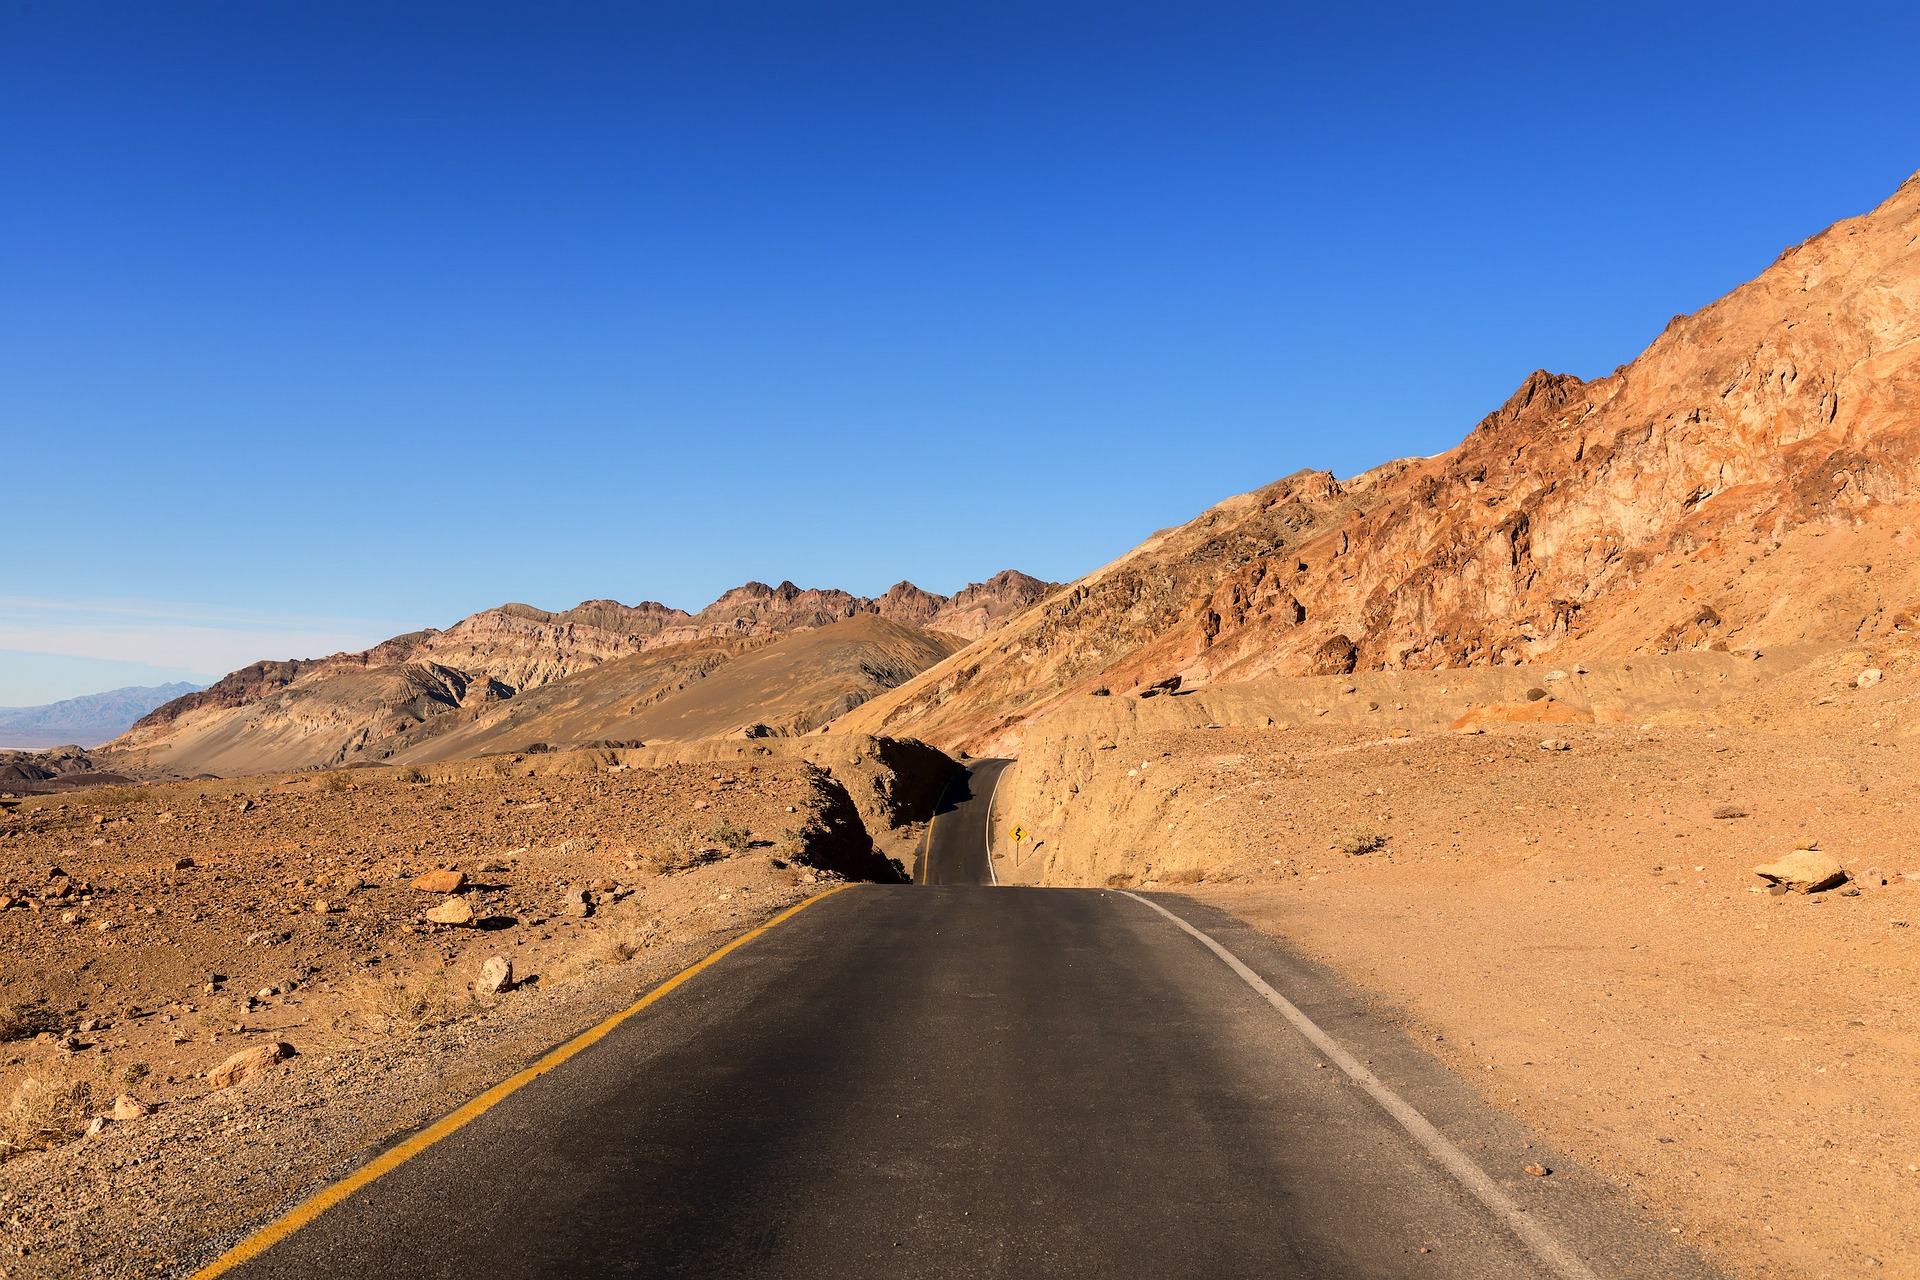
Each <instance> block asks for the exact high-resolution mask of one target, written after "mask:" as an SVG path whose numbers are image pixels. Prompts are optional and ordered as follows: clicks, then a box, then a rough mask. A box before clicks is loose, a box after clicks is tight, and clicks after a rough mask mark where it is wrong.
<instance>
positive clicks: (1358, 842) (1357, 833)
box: [1333, 827, 1387, 855]
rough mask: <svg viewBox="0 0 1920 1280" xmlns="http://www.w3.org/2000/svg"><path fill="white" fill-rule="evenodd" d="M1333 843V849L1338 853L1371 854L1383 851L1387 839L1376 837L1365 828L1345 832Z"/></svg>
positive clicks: (1380, 836)
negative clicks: (1378, 850) (1377, 850)
mask: <svg viewBox="0 0 1920 1280" xmlns="http://www.w3.org/2000/svg"><path fill="white" fill-rule="evenodd" d="M1333 843H1334V847H1335V848H1337V849H1338V850H1340V852H1342V853H1351V854H1356V855H1357V854H1362V853H1372V852H1373V851H1374V850H1376V849H1384V848H1385V847H1386V844H1387V838H1386V837H1385V836H1382V835H1376V834H1374V833H1373V832H1371V831H1368V830H1367V829H1366V828H1365V827H1355V828H1354V829H1353V830H1352V831H1349V832H1347V833H1346V834H1345V835H1343V836H1341V837H1340V838H1339V839H1338V840H1335V841H1334V842H1333Z"/></svg>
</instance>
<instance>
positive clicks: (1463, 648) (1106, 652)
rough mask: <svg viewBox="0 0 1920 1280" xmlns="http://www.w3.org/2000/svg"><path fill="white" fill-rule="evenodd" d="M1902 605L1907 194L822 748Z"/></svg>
mask: <svg viewBox="0 0 1920 1280" xmlns="http://www.w3.org/2000/svg"><path fill="white" fill-rule="evenodd" d="M1917 609H1920V175H1916V177H1915V178H1914V179H1910V180H1909V181H1908V182H1906V183H1905V184H1904V185H1902V186H1901V188H1900V189H1899V190H1898V191H1897V192H1896V193H1895V194H1894V195H1893V196H1892V197H1891V198H1890V199H1889V200H1887V201H1886V203H1884V204H1883V205H1881V206H1880V207H1879V208H1878V209H1876V210H1874V211H1873V212H1872V213H1870V214H1867V215H1865V216H1863V217H1858V218H1853V219H1849V220H1848V221H1845V222H1841V223H1838V224H1836V225H1834V226H1832V227H1830V228H1828V229H1827V230H1825V231H1823V232H1821V233H1820V234H1818V235H1816V236H1814V237H1812V238H1811V239H1809V240H1808V241H1806V242H1805V243H1803V244H1799V245H1795V246H1793V247H1791V248H1789V249H1787V250H1786V252H1784V253H1783V254H1781V255H1780V257H1779V259H1778V260H1777V261H1776V262H1774V264H1773V265H1772V266H1770V267H1769V268H1767V269H1766V270H1765V271H1764V272H1762V273H1761V274H1760V276H1759V277H1758V278H1756V279H1755V280H1753V281H1752V282H1751V283H1748V284H1746V285H1743V286H1741V287H1740V288H1738V289H1736V290H1734V291H1733V292H1732V293H1730V294H1728V295H1727V296H1726V297H1724V298H1722V299H1720V300H1719V301H1717V302H1715V303H1713V304H1712V305H1710V306H1707V307H1705V308H1703V309H1701V310H1700V311H1698V312H1695V313H1694V314H1692V315H1683V316H1676V317H1675V318H1674V320H1673V321H1672V323H1670V324H1669V325H1668V326H1667V328H1666V330H1665V331H1664V332H1663V333H1662V334H1661V335H1660V336H1659V337H1658V338H1657V339H1655V341H1654V342H1653V344H1652V345H1651V346H1650V347H1648V348H1647V350H1646V351H1645V352H1644V353H1642V354H1641V355H1640V357H1639V358H1638V359H1636V360H1634V361H1633V362H1632V363H1631V364H1628V365H1624V366H1622V367H1621V368H1620V369H1618V370H1616V371H1615V372H1614V373H1612V374H1610V375H1609V376H1607V377H1604V378H1599V379H1596V380H1594V381H1592V382H1583V381H1582V380H1580V379H1579V378H1576V377H1572V376H1569V375H1566V374H1550V373H1546V372H1536V373H1534V374H1531V375H1530V376H1528V377H1527V378H1526V379H1525V381H1524V382H1523V383H1522V384H1521V386H1520V388H1519V389H1518V390H1517V391H1516V392H1514V394H1513V395H1512V397H1510V398H1509V399H1508V401H1507V402H1506V403H1505V404H1504V405H1502V406H1501V407H1500V408H1499V409H1497V410H1495V411H1494V412H1493V413H1491V414H1489V415H1488V416H1487V417H1486V418H1484V419H1483V420H1482V421H1481V422H1480V423H1479V424H1478V425H1476V426H1475V427H1474V429H1473V430H1472V432H1471V433H1470V434H1468V436H1467V437H1466V439H1465V440H1464V441H1463V442H1462V443H1461V444H1459V445H1458V446H1457V447H1455V448H1453V449H1451V450H1449V451H1448V452H1446V453H1444V454H1441V455H1439V456H1437V457H1433V458H1426V459H1413V460H1407V461H1401V462H1395V463H1390V464H1388V465H1386V466H1384V467H1381V468H1378V469H1376V470H1375V471H1372V472H1369V473H1367V474H1365V475H1362V476H1359V477H1356V478H1355V479H1352V480H1348V481H1345V482H1339V481H1336V480H1335V479H1334V478H1333V477H1332V476H1331V475H1329V474H1327V473H1325V472H1302V473H1300V474H1297V475H1294V476H1291V477H1288V478H1287V479H1285V480H1282V481H1279V482H1277V483H1276V484H1273V485H1270V486H1268V487H1267V488H1265V489H1262V490H1259V491H1258V492H1255V493H1251V494H1247V495H1244V496H1242V497H1239V498H1234V499H1231V500H1229V501H1227V502H1225V503H1222V504H1221V505H1220V506H1218V507H1215V508H1213V509H1212V510H1210V511H1208V512H1206V513H1204V514H1203V515H1201V516H1200V517H1199V518H1198V519H1196V520H1194V521H1193V522H1191V523H1189V524H1187V525H1184V526H1182V527H1180V528H1178V529H1175V530H1170V531H1167V532H1164V533H1161V534H1157V535H1155V537H1154V538H1152V539H1150V540H1148V541H1147V542H1146V543H1145V544H1143V545H1142V546H1140V547H1139V548H1136V549H1135V550H1134V551H1133V552H1131V553H1129V554H1128V555H1126V556H1124V557H1122V558H1121V559H1120V560H1118V561H1115V562H1114V563H1113V564H1111V565H1108V566H1106V567H1105V568H1103V569H1100V570H1098V571H1096V572H1094V573H1092V574H1089V575H1088V576H1087V577H1085V578H1083V579H1081V580H1080V581H1079V582H1077V583H1074V584H1072V585H1071V586H1069V587H1066V588H1063V589H1061V590H1060V591H1058V592H1056V593H1055V594H1054V595H1053V596H1052V597H1051V598H1049V599H1047V600H1045V601H1043V602H1042V603H1041V604H1040V605H1038V606H1036V607H1035V608H1034V609H1032V610H1031V611H1030V612H1029V613H1027V614H1026V615H1025V616H1024V617H1021V618H1018V619H1015V620H1014V621H1013V622H1011V623H1010V624H1008V625H1007V626H1005V627H1003V628H1001V629H999V630H997V631H995V632H994V633H993V634H992V635H990V636H988V637H987V638H986V639H984V640H982V641H979V642H977V643H975V644H973V645H971V646H969V647H968V648H966V649H964V650H962V651H961V652H960V653H958V654H956V655H954V656H953V657H952V658H950V659H948V660H947V661H945V662H943V663H941V664H939V665H938V666H936V667H934V668H932V669H930V670H928V671H927V672H925V673H923V674H922V675H920V676H918V677H916V678H915V679H914V680H912V681H909V682H908V683H906V684H905V685H902V686H901V687H899V688H897V689H895V690H893V691H891V692H889V693H887V694H884V695H881V696H880V697H878V698H876V699H874V700H872V701H871V702H869V703H867V704H865V705H863V706H862V707H860V708H858V709H857V710H855V711H854V712H852V713H851V714H850V715H849V716H847V717H846V718H845V720H844V721H842V722H841V724H842V725H844V727H846V728H848V729H857V730H862V731H866V732H887V733H894V734H917V735H920V736H924V737H926V738H928V739H929V740H930V741H934V742H936V743H940V744H943V745H969V746H972V747H975V748H977V749H982V750H984V749H987V748H989V747H991V748H994V749H999V750H1007V749H1010V748H1011V747H1012V746H1013V745H1014V744H1016V743H1017V741H1018V737H1019V730H1020V726H1021V725H1022V724H1023V723H1024V722H1025V721H1026V720H1027V719H1028V718H1030V717H1031V716H1032V715H1034V714H1036V713H1038V712H1040V711H1043V710H1045V709H1046V708H1048V707H1049V706H1052V705H1056V704H1057V703H1058V702H1059V701H1060V700H1061V699H1063V698H1066V697H1069V696H1072V695H1074V694H1077V693H1084V692H1088V691H1091V690H1093V689H1095V688H1099V687H1103V686H1105V687H1110V688H1111V690H1112V692H1113V693H1115V694H1122V693H1126V692H1128V691H1130V690H1133V689H1136V688H1138V687H1140V686H1142V685H1145V684H1149V683H1151V682H1155V681H1159V680H1162V679H1164V678H1167V677H1170V676H1174V675H1178V676H1180V677H1181V678H1182V679H1183V680H1184V681H1186V682H1187V683H1188V684H1189V685H1192V684H1195V683H1205V682H1209V681H1221V680H1237V679H1246V678H1250V677H1254V676H1258V675H1264V674H1278V675H1293V674H1314V673H1332V672H1341V671H1350V670H1354V669H1384V670H1393V669H1419V668H1437V667H1453V666H1462V665H1477V664H1511V663H1519V662H1524V661H1531V660H1536V659H1541V658H1544V657H1547V656H1549V655H1553V656H1556V657H1566V658H1573V657H1578V656H1581V655H1585V654H1594V655H1603V654H1629V653H1643V652H1670V651H1673V650H1675V649H1682V648H1689V647H1705V646H1713V647H1718V648H1732V649H1735V650H1738V649H1741V648H1752V647H1755V646H1763V645H1782V644H1793V643H1801V642H1827V643H1834V642H1843V641H1853V640H1856V639H1858V638H1860V637H1864V636H1870V635H1873V634H1875V633H1877V632H1883V631H1886V630H1889V629H1911V628H1912V627H1913V626H1914V625H1915V623H1914V615H1915V612H1916V610H1917Z"/></svg>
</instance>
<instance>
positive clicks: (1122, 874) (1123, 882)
mask: <svg viewBox="0 0 1920 1280" xmlns="http://www.w3.org/2000/svg"><path fill="white" fill-rule="evenodd" d="M1132 883H1133V872H1131V871H1116V872H1114V873H1113V874H1112V875H1110V876H1108V877H1107V888H1109V889H1124V888H1126V887H1127V886H1128V885H1130V884H1132Z"/></svg>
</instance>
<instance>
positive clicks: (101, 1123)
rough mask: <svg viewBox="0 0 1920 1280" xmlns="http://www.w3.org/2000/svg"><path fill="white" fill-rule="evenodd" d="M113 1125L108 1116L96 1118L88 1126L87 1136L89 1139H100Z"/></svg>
mask: <svg viewBox="0 0 1920 1280" xmlns="http://www.w3.org/2000/svg"><path fill="white" fill-rule="evenodd" d="M112 1123H113V1121H112V1120H110V1119H108V1118H107V1117H106V1116H95V1117H94V1118H93V1119H92V1120H91V1121H89V1122H88V1124H87V1136H88V1137H89V1138H97V1137H99V1136H100V1135H101V1134H103V1133H105V1132H106V1131H107V1126H108V1125H110V1124H112Z"/></svg>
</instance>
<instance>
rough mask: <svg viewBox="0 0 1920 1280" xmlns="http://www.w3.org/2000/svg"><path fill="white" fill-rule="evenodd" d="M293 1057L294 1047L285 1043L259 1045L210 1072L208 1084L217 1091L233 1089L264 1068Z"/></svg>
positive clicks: (234, 1056) (241, 1052)
mask: <svg viewBox="0 0 1920 1280" xmlns="http://www.w3.org/2000/svg"><path fill="white" fill-rule="evenodd" d="M292 1056H293V1046H292V1045H290V1044H287V1043H285V1042H284V1041H276V1042H274V1043H272V1044H257V1045H255V1046H253V1048H251V1049H242V1050H241V1051H240V1052H238V1053H236V1054H234V1055H233V1056H232V1057H231V1058H228V1059H227V1060H226V1061H225V1062H223V1063H221V1064H220V1065H219V1066H217V1067H215V1068H214V1069H213V1070H212V1071H210V1072H208V1073H207V1083H208V1084H209V1085H211V1086H212V1087H213V1088H215V1089H231V1088H232V1087H233V1086H234V1085H236V1084H239V1083H240V1082H241V1081H242V1080H245V1079H247V1078H248V1077H250V1076H252V1075H254V1074H255V1073H256V1072H258V1071H259V1070H260V1069H261V1068H262V1067H270V1066H272V1065H273V1064H274V1063H276V1062H284V1061H285V1060H286V1059H288V1058H291V1057H292Z"/></svg>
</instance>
